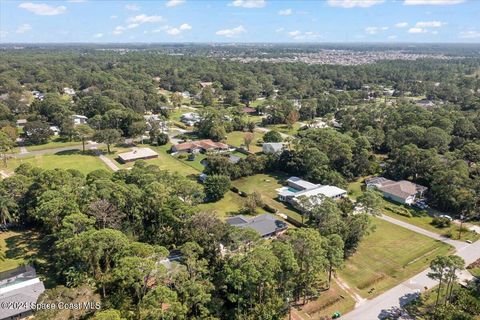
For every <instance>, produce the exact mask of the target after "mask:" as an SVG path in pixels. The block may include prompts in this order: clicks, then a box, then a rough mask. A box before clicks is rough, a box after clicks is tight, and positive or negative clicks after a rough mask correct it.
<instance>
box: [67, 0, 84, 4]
mask: <svg viewBox="0 0 480 320" xmlns="http://www.w3.org/2000/svg"><path fill="white" fill-rule="evenodd" d="M67 2H70V3H84V2H87V0H68V1H67Z"/></svg>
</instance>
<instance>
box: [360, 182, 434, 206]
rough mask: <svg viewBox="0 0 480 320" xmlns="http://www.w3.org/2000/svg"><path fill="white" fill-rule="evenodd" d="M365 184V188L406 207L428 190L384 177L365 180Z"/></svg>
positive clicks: (410, 183) (411, 183) (414, 184)
mask: <svg viewBox="0 0 480 320" xmlns="http://www.w3.org/2000/svg"><path fill="white" fill-rule="evenodd" d="M365 184H366V185H367V188H376V189H377V190H379V191H380V192H382V194H383V197H384V198H385V199H389V200H392V201H395V202H398V203H402V204H408V205H412V204H413V203H415V201H417V200H418V199H419V198H421V197H423V195H424V194H425V192H426V191H427V190H428V188H427V187H424V186H422V185H419V184H416V183H413V182H410V181H407V180H400V181H394V180H390V179H386V178H384V177H375V178H371V179H367V180H365Z"/></svg>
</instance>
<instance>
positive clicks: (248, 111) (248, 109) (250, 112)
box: [242, 107, 257, 114]
mask: <svg viewBox="0 0 480 320" xmlns="http://www.w3.org/2000/svg"><path fill="white" fill-rule="evenodd" d="M242 110H243V112H244V113H247V114H255V113H257V110H256V109H254V108H250V107H244V108H243V109H242Z"/></svg>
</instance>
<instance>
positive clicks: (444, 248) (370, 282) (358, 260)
mask: <svg viewBox="0 0 480 320" xmlns="http://www.w3.org/2000/svg"><path fill="white" fill-rule="evenodd" d="M373 222H374V224H375V226H376V228H375V230H374V231H373V232H372V233H371V234H370V235H368V236H366V237H365V238H364V239H363V240H362V242H361V243H360V246H359V248H358V250H357V252H356V253H355V254H353V256H351V257H350V258H348V260H347V261H346V263H345V268H344V269H342V270H341V271H340V272H339V274H340V276H341V277H342V279H343V280H345V281H346V282H347V283H348V284H349V286H350V287H351V288H353V289H354V290H356V291H357V292H358V293H359V294H360V295H361V296H362V297H366V298H371V297H374V296H377V295H379V294H381V293H382V292H384V291H386V290H388V289H390V288H392V287H394V286H395V285H397V284H399V283H401V282H402V281H404V280H406V279H408V278H410V277H412V276H413V275H415V274H417V273H419V272H421V271H422V270H424V269H426V268H427V267H428V266H429V264H430V261H431V260H432V259H433V258H434V257H436V256H438V255H442V254H447V253H449V252H452V251H453V248H452V247H451V246H449V245H446V244H444V243H443V242H440V241H436V240H433V239H431V238H428V237H426V236H424V235H421V234H418V233H415V232H413V231H410V230H408V229H405V228H402V227H400V226H397V225H394V224H391V223H389V222H386V221H383V220H380V219H378V218H373ZM372 289H373V290H372Z"/></svg>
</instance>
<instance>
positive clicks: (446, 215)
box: [439, 214, 453, 221]
mask: <svg viewBox="0 0 480 320" xmlns="http://www.w3.org/2000/svg"><path fill="white" fill-rule="evenodd" d="M439 217H440V218H445V219H448V220H450V221H453V218H452V217H450V216H449V215H448V214H442V215H440V216H439Z"/></svg>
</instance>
